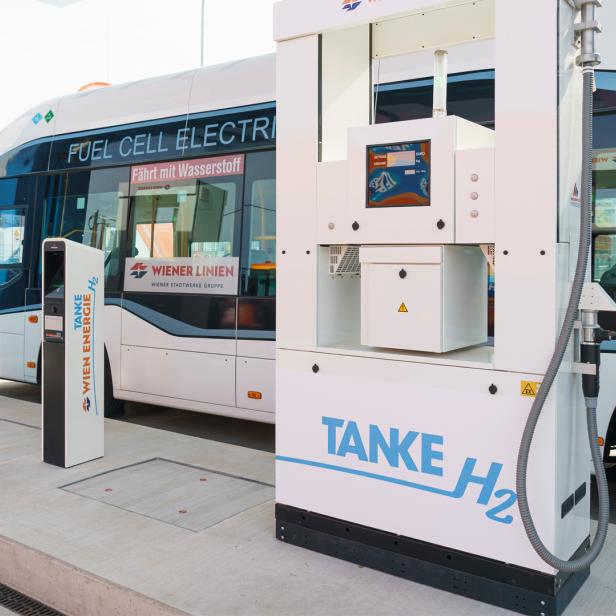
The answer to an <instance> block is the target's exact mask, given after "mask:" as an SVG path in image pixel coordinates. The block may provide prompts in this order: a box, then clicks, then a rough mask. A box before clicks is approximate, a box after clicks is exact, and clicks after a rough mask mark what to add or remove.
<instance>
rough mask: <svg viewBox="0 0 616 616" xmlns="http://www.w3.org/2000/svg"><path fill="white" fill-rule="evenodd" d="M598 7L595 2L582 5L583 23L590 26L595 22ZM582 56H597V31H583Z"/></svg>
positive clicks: (587, 29)
mask: <svg viewBox="0 0 616 616" xmlns="http://www.w3.org/2000/svg"><path fill="white" fill-rule="evenodd" d="M595 17H596V6H595V4H594V2H587V3H586V4H583V5H582V23H586V24H590V23H592V22H594V21H595ZM581 53H582V56H592V55H594V54H595V29H594V28H586V29H585V30H582V45H581Z"/></svg>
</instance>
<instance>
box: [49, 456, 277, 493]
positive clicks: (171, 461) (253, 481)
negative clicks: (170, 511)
mask: <svg viewBox="0 0 616 616" xmlns="http://www.w3.org/2000/svg"><path fill="white" fill-rule="evenodd" d="M158 461H160V462H168V463H169V464H178V465H180V466H186V467H187V468H194V469H195V470H198V471H204V472H206V473H216V474H217V475H222V476H223V477H230V478H231V479H241V480H242V481H248V482H250V483H256V484H258V485H261V486H266V487H268V488H275V487H276V486H275V485H274V484H273V483H266V482H265V481H259V480H258V479H250V477H243V476H242V475H234V474H232V473H225V472H224V471H218V470H215V469H213V468H205V467H203V466H197V465H196V464H188V463H187V462H179V461H178V460H169V459H167V458H160V457H155V458H149V459H148V460H140V461H139V462H133V463H132V464H126V465H124V466H118V467H116V468H112V469H109V470H106V471H102V472H100V473H96V474H94V475H91V476H90V477H84V478H83V479H78V480H76V481H71V482H70V483H67V484H65V485H61V486H58V488H60V489H61V490H65V489H66V488H70V487H71V486H74V485H75V484H77V483H82V482H84V481H88V480H90V479H96V478H97V477H103V476H104V475H109V474H110V473H114V472H116V471H123V470H126V469H127V468H134V467H136V466H140V465H142V464H148V463H149V462H158ZM69 491H70V490H69Z"/></svg>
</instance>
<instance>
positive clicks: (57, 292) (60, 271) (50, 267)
mask: <svg viewBox="0 0 616 616" xmlns="http://www.w3.org/2000/svg"><path fill="white" fill-rule="evenodd" d="M45 257H46V268H45V284H44V293H45V297H47V298H50V299H64V252H63V251H58V252H51V251H49V252H47V254H46V255H45Z"/></svg>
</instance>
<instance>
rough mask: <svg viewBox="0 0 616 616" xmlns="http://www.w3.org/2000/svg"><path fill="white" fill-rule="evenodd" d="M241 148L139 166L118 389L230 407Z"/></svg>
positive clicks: (134, 176)
mask: <svg viewBox="0 0 616 616" xmlns="http://www.w3.org/2000/svg"><path fill="white" fill-rule="evenodd" d="M243 170H244V155H241V154H238V155H230V156H225V157H218V158H212V159H198V160H188V161H178V162H172V163H155V164H148V165H138V166H134V167H132V169H131V189H130V190H131V214H130V233H129V242H128V251H127V258H126V263H125V268H124V270H125V272H124V293H123V298H122V308H123V310H122V354H121V374H122V376H121V381H122V389H123V390H125V391H129V392H136V393H143V394H152V395H155V396H161V397H163V396H164V397H165V398H168V399H178V400H190V401H196V402H202V403H209V404H216V405H223V406H232V407H234V406H235V405H236V397H235V378H236V373H235V357H236V352H237V340H236V338H237V295H238V287H239V270H240V268H239V247H240V235H241V203H242V201H241V198H242V189H243Z"/></svg>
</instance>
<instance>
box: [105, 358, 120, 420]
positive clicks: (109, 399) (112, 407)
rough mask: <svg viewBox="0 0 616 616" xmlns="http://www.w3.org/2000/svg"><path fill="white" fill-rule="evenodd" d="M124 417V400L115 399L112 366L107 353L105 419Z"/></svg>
mask: <svg viewBox="0 0 616 616" xmlns="http://www.w3.org/2000/svg"><path fill="white" fill-rule="evenodd" d="M123 415H124V400H118V399H117V398H114V397H113V381H112V378H111V366H110V364H109V358H108V357H107V353H105V417H121V416H123Z"/></svg>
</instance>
